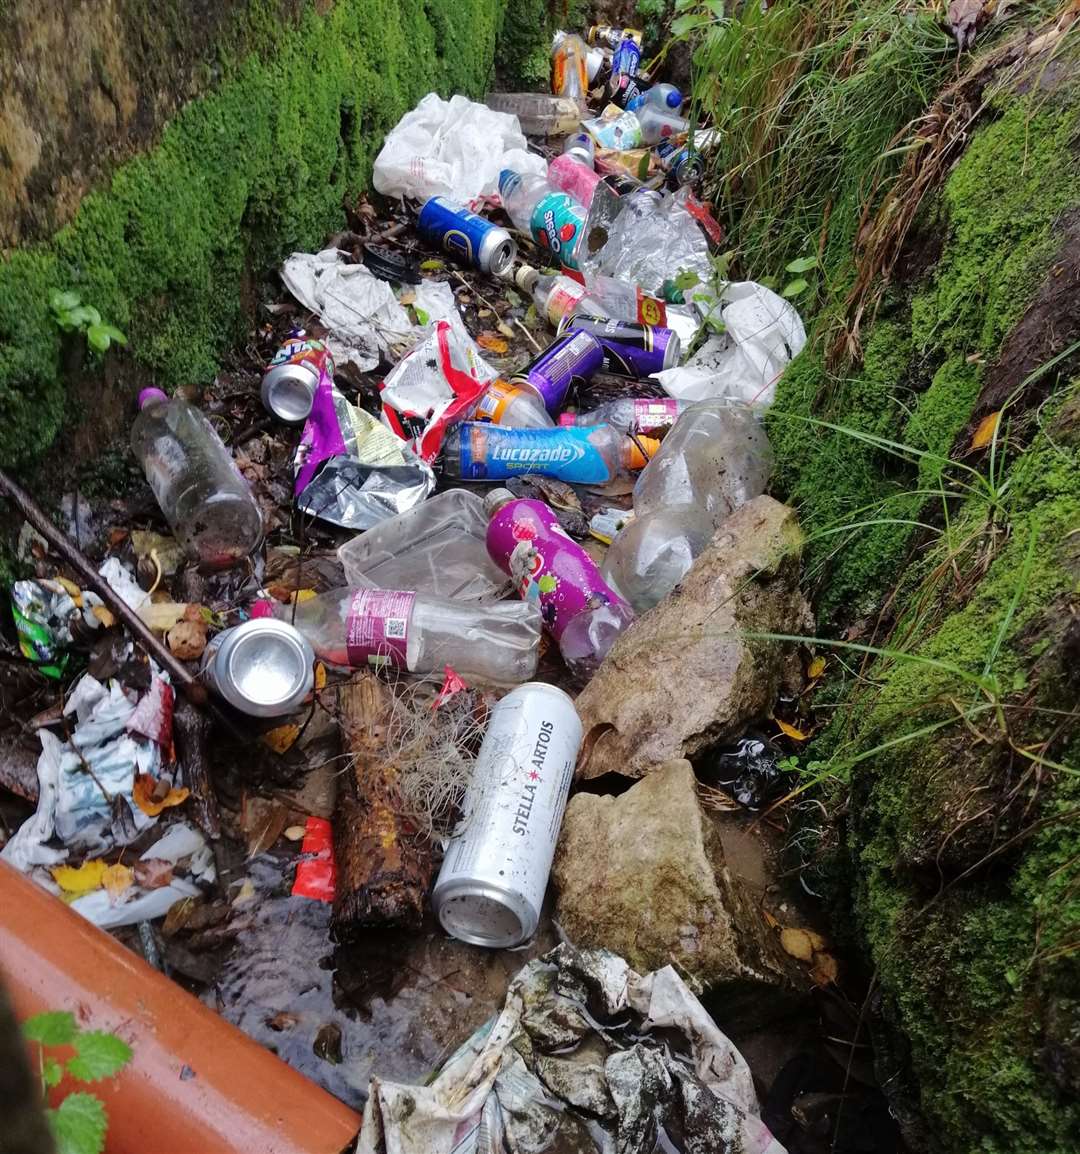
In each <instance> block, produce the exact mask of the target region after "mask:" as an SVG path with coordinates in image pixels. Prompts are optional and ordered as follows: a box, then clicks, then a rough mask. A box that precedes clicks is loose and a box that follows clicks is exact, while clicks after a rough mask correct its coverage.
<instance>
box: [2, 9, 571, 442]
mask: <svg viewBox="0 0 1080 1154" xmlns="http://www.w3.org/2000/svg"><path fill="white" fill-rule="evenodd" d="M166 7H167V10H166V12H165V13H164V14H162V13H159V12H158V11H157V9H156V7H155V11H154V13H153V14H151V13H150V12H149V11H148V10H147V9H146V6H145V5H142V4H136V3H135V0H130V2H129V3H128V4H127V5H126V6H125V7H124V11H128V9H130V12H128V15H129V16H130V17H131V21H133V22H135V23H137V25H138V27H140V28H145V33H144V39H143V40H142V41H140V44H141V46H142V51H144V52H145V53H146V54H148V57H149V59H151V60H153V59H157V55H160V52H159V49H161V48H162V45H164V46H166V47H167V46H168V45H169V44H172V45H174V47H175V46H176V45H177V44H179V45H181V46H182V45H183V43H184V42H185V41H184V36H187V37H188V39H191V38H192V37H193V36H194V33H192V32H191V30H190V29H188V27H187V22H188V21H197V20H198V19H199V11H198V10H199V9H201V8H202V5H195V6H190V7H189V6H186V5H185V6H176V8H175V10H174V8H173V7H172V6H166ZM504 7H506V6H505V5H504V0H401V2H394V3H391V2H390V0H335V2H334V3H332V4H331V3H327V2H325V0H319V2H315V0H311V2H309V3H299V2H297V3H295V4H293V3H287V2H286V0H249V2H248V3H247V4H242V5H241V4H231V5H226V6H225V9H226V10H227V12H228V13H229V14H230V19H229V20H224V19H222V20H217V18H215V21H214V24H213V26H214V27H215V28H217V27H219V26H220V29H221V33H222V34H221V38H220V39H219V40H216V41H214V42H213V46H212V57H210V56H207V53H208V52H210V51H211V49H210V48H207V47H206V46H205V45H203V47H202V48H200V49H199V50H198V51H196V52H195V56H196V58H198V59H202V60H203V61H204V62H205V63H206V68H207V69H209V73H208V74H207V86H208V87H209V88H210V90H209V91H208V92H207V93H206V94H205V95H203V96H201V97H199V98H198V99H196V100H193V101H191V102H190V103H188V104H187V105H186V106H185V107H183V108H182V109H181V110H180V111H179V112H178V113H177V114H176V115H175V117H173V118H172V119H171V121H170V122H169V123H168V125H167V126H166V127H165V128H164V130H163V131H162V132H161V133H160V139H159V140H158V141H157V143H156V144H155V146H154V147H153V148H152V149H151V150H150V151H148V152H146V153H145V154H141V155H137V156H135V157H134V158H132V159H129V160H127V161H125V162H124V163H122V164H120V166H119V167H118V168H116V170H115V171H114V172H113V174H112V176H111V179H110V180H109V182H108V184H107V186H103V187H101V188H100V189H98V190H97V191H94V192H92V193H90V194H89V195H88V196H86V197H85V198H84V199H82V202H81V204H80V206H79V209H78V212H77V213H76V214H75V216H74V218H73V219H72V220H71V222H70V223H69V224H67V225H66V226H65V227H64V228H62V229H61V230H60V231H59V232H58V233H57V234H56V235H55V236H54V237H52V238H51V239H49V240H47V241H43V242H41V243H38V244H35V245H32V246H30V247H26V248H22V249H19V250H15V251H13V252H10V253H8V254H7V255H6V256H5V257H4V259H3V262H2V263H0V407H2V410H3V412H4V415H5V420H4V424H3V427H2V428H0V463H3V464H6V465H10V464H12V463H17V462H24V461H26V460H27V459H29V458H31V457H33V456H35V455H36V454H38V453H40V452H41V451H42V450H43V449H44V448H45V447H46V446H47V445H48V444H49V443H50V442H51V440H52V438H53V437H54V435H55V434H56V432H57V430H58V428H59V427H60V424H61V422H62V420H63V419H64V415H65V404H66V400H67V394H66V387H65V382H64V379H63V375H62V373H61V356H60V342H59V335H58V333H57V331H56V329H55V326H54V325H53V324H52V322H51V320H50V317H49V304H48V302H49V294H50V291H51V290H52V289H54V288H62V289H68V288H72V289H75V290H77V291H78V292H79V293H80V294H81V296H82V299H83V301H84V302H85V303H88V304H92V305H94V306H95V307H96V308H98V309H99V310H100V312H101V313H102V315H103V316H104V317H105V319H106V320H107V321H110V322H111V323H113V324H115V325H118V326H119V327H120V328H121V329H123V330H124V331H125V332H126V333H127V335H128V337H129V350H130V351H129V354H128V355H129V356H130V358H132V362H133V365H134V366H135V367H136V368H138V369H139V370H140V371H141V372H142V373H143V374H145V373H149V374H152V375H153V376H154V378H155V379H156V380H157V382H158V383H159V384H161V385H163V386H165V387H171V386H174V385H177V384H180V383H182V382H203V381H206V380H208V379H209V378H211V377H212V375H213V373H214V371H215V369H216V365H217V358H218V355H219V354H220V352H221V351H222V350H223V348H225V347H226V346H227V345H228V344H229V342H231V341H233V340H235V339H236V338H237V336H238V335H240V333H241V331H242V316H243V312H242V307H241V300H242V289H243V288H244V286H245V285H246V284H248V283H250V281H251V280H252V279H253V278H254V277H257V276H259V275H261V274H263V273H264V272H265V271H266V270H267V269H268V268H270V267H272V265H273V264H274V263H275V262H276V261H277V260H278V259H279V258H280V256H281V255H282V254H283V253H287V252H288V251H289V250H290V249H291V248H297V247H310V246H312V245H317V244H319V243H321V242H322V241H323V240H324V238H325V237H326V235H327V234H328V233H330V232H332V231H334V230H335V229H336V228H338V227H340V226H341V224H342V223H343V221H344V216H343V207H342V206H343V203H345V202H346V201H348V200H350V199H352V198H355V197H356V196H357V195H358V194H359V193H360V192H361V191H362V190H363V188H364V187H365V185H366V182H367V180H368V177H369V175H370V171H371V164H372V161H373V159H374V156H375V154H376V152H377V150H378V148H379V146H380V144H381V142H382V137H383V135H384V133H385V132H386V130H387V129H389V128H390V127H392V126H393V125H394V124H395V123H396V121H397V120H398V119H399V118H400V117H401V115H402V114H403V113H404V112H406V111H407V110H408V109H409V108H410V107H412V106H413V105H414V104H415V103H416V101H417V100H418V99H419V98H420V97H421V96H422V95H424V93H426V92H428V91H431V90H432V89H435V90H438V91H440V92H442V93H444V94H450V93H452V92H463V93H466V94H469V95H473V96H478V95H480V94H481V93H482V92H483V91H484V90H485V89H486V87H487V86H488V84H489V82H490V79H491V70H492V61H493V58H494V52H495V43H496V37H497V34H498V32H499V29H500V27H501V25H502V20H503V14H504ZM515 8H516V6H514V5H510V6H508V10H515ZM136 9H138V12H136ZM516 19H517V17H516V16H515V20H516ZM171 23H178V26H180V27H182V29H183V30H184V31H183V35H181V33H179V32H177V31H175V30H174V31H173V32H171V33H170V32H169V29H170V27H171ZM530 35H531V39H530ZM548 35H549V32H548V31H547V27H546V25H545V27H544V28H529V27H523V28H520V29H518V30H517V31H516V32H514V34H513V43H514V44H515V45H516V46H517V48H516V49H515V50H518V49H520V50H522V51H524V50H525V46H526V45H534V46H535V45H536V44H537V43H538V42H540V41H541V40H542V38H543V37H544V36H548ZM196 39H198V38H196ZM158 41H160V44H159V43H158ZM202 43H203V42H202V40H201V39H200V40H199V44H200V45H202ZM155 46H156V47H155ZM200 52H201V53H202V56H201V57H200V55H199V54H200ZM156 54H157V55H156ZM128 63H129V65H130V74H131V75H132V76H135V75H137V74H138V69H137V67H136V64H135V63H132V62H131V61H129V62H128ZM114 71H115V69H114ZM200 75H202V74H201V73H200ZM144 79H145V82H146V83H148V84H150V83H152V82H153V79H154V77H153V72H152V71H151V73H150V74H149V75H147V76H146V77H145V78H144ZM210 81H214V83H213V84H211V83H210Z"/></svg>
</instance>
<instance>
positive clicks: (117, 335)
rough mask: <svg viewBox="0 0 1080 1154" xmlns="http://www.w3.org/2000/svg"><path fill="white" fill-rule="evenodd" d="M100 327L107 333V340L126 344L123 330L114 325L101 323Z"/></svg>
mask: <svg viewBox="0 0 1080 1154" xmlns="http://www.w3.org/2000/svg"><path fill="white" fill-rule="evenodd" d="M101 328H103V329H104V330H105V332H106V333H107V335H108V337H109V340H111V341H113V342H115V343H116V344H118V345H126V344H127V337H126V336H124V334H123V332H122V331H121V330H120V329H118V328H117V327H116V325H101Z"/></svg>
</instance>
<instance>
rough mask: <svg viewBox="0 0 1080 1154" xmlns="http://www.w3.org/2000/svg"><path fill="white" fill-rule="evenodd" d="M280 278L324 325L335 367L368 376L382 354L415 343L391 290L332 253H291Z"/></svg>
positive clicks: (367, 271) (364, 269)
mask: <svg viewBox="0 0 1080 1154" xmlns="http://www.w3.org/2000/svg"><path fill="white" fill-rule="evenodd" d="M281 279H282V281H283V282H284V284H285V287H286V288H287V289H288V290H289V292H291V293H292V295H293V296H294V297H296V299H297V300H298V301H299V302H300V303H301V304H302V305H303V306H304V307H305V308H306V309H309V310H310V311H311V312H313V313H315V314H316V315H317V316H318V318H319V320H320V321H321V322H322V324H323V325H325V327H326V329H327V330H328V335H327V337H326V341H325V343H326V346H327V348H328V349H329V351H330V355H331V356H332V357H333V360H334V364H335V365H336V366H337V367H338V368H341V367H342V365H346V364H351V365H354V366H355V367H356V368H357V369H358V370H359V371H360V372H367V371H368V370H369V369H373V368H375V366H376V365H377V364H378V363H379V359H380V357H381V356H382V355H383V354H384V353H389V352H396V351H402V350H404V349H406V348H408V347H409V345H411V344H412V342H413V341H414V340H415V339H416V335H417V334H416V330H415V329H414V327H413V324H412V322H411V321H410V320H409V315H408V313H406V312H405V310H404V309H403V308H402V306H401V305H400V304H399V303H398V300H397V297H395V296H394V290H393V289H392V288H391V287H390V285H388V284H387V283H386V281H384V280H380V279H379V278H378V277H377V276H375V275H374V274H373V273H372V272H371V270H370V269H368V268H367V267H365V266H364V265H362V264H349V263H348V262H347V261H346V259H345V254H344V253H342V252H339V251H338V250H337V249H334V248H327V249H323V251H322V252H317V253H307V252H294V253H293V254H292V256H290V257H289V258H288V260H286V261H285V263H284V264H283V265H282V267H281Z"/></svg>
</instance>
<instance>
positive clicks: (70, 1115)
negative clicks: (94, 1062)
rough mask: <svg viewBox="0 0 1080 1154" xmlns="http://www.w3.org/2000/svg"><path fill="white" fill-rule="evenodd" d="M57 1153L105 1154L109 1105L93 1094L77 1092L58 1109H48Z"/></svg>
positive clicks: (47, 1114)
mask: <svg viewBox="0 0 1080 1154" xmlns="http://www.w3.org/2000/svg"><path fill="white" fill-rule="evenodd" d="M45 1116H46V1117H47V1118H48V1120H49V1127H50V1128H51V1130H52V1133H53V1138H54V1139H55V1141H56V1154H101V1151H102V1150H104V1149H105V1131H106V1130H107V1129H108V1126H109V1121H108V1118H107V1117H106V1116H105V1106H104V1103H103V1102H102V1101H101V1099H100V1098H95V1097H94V1095H93V1094H85V1093H82V1092H80V1091H76V1092H75V1093H74V1094H68V1096H67V1097H66V1098H65V1099H64V1100H63V1102H61V1103H60V1105H59V1106H58V1107H57V1108H56V1109H55V1110H46V1111H45Z"/></svg>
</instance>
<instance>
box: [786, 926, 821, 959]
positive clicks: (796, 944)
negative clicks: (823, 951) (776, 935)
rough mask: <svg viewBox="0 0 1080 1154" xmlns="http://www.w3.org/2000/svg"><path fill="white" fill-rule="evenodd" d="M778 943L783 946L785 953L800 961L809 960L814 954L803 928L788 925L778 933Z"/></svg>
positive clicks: (812, 946)
mask: <svg viewBox="0 0 1080 1154" xmlns="http://www.w3.org/2000/svg"><path fill="white" fill-rule="evenodd" d="M780 945H781V946H783V947H784V952H785V953H787V954H790V955H791V956H792V957H793V958H798V959H799V961H800V962H809V961H810V960H811V959H812V958H813V956H814V945H813V943H812V942H811V941H810V935H809V934H808V933H807V932H806V931H805V930H799V929H795V928H794V927H791V926H789V927H788V928H787V929H786V930H784V931H783V932H782V933H781V934H780Z"/></svg>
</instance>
